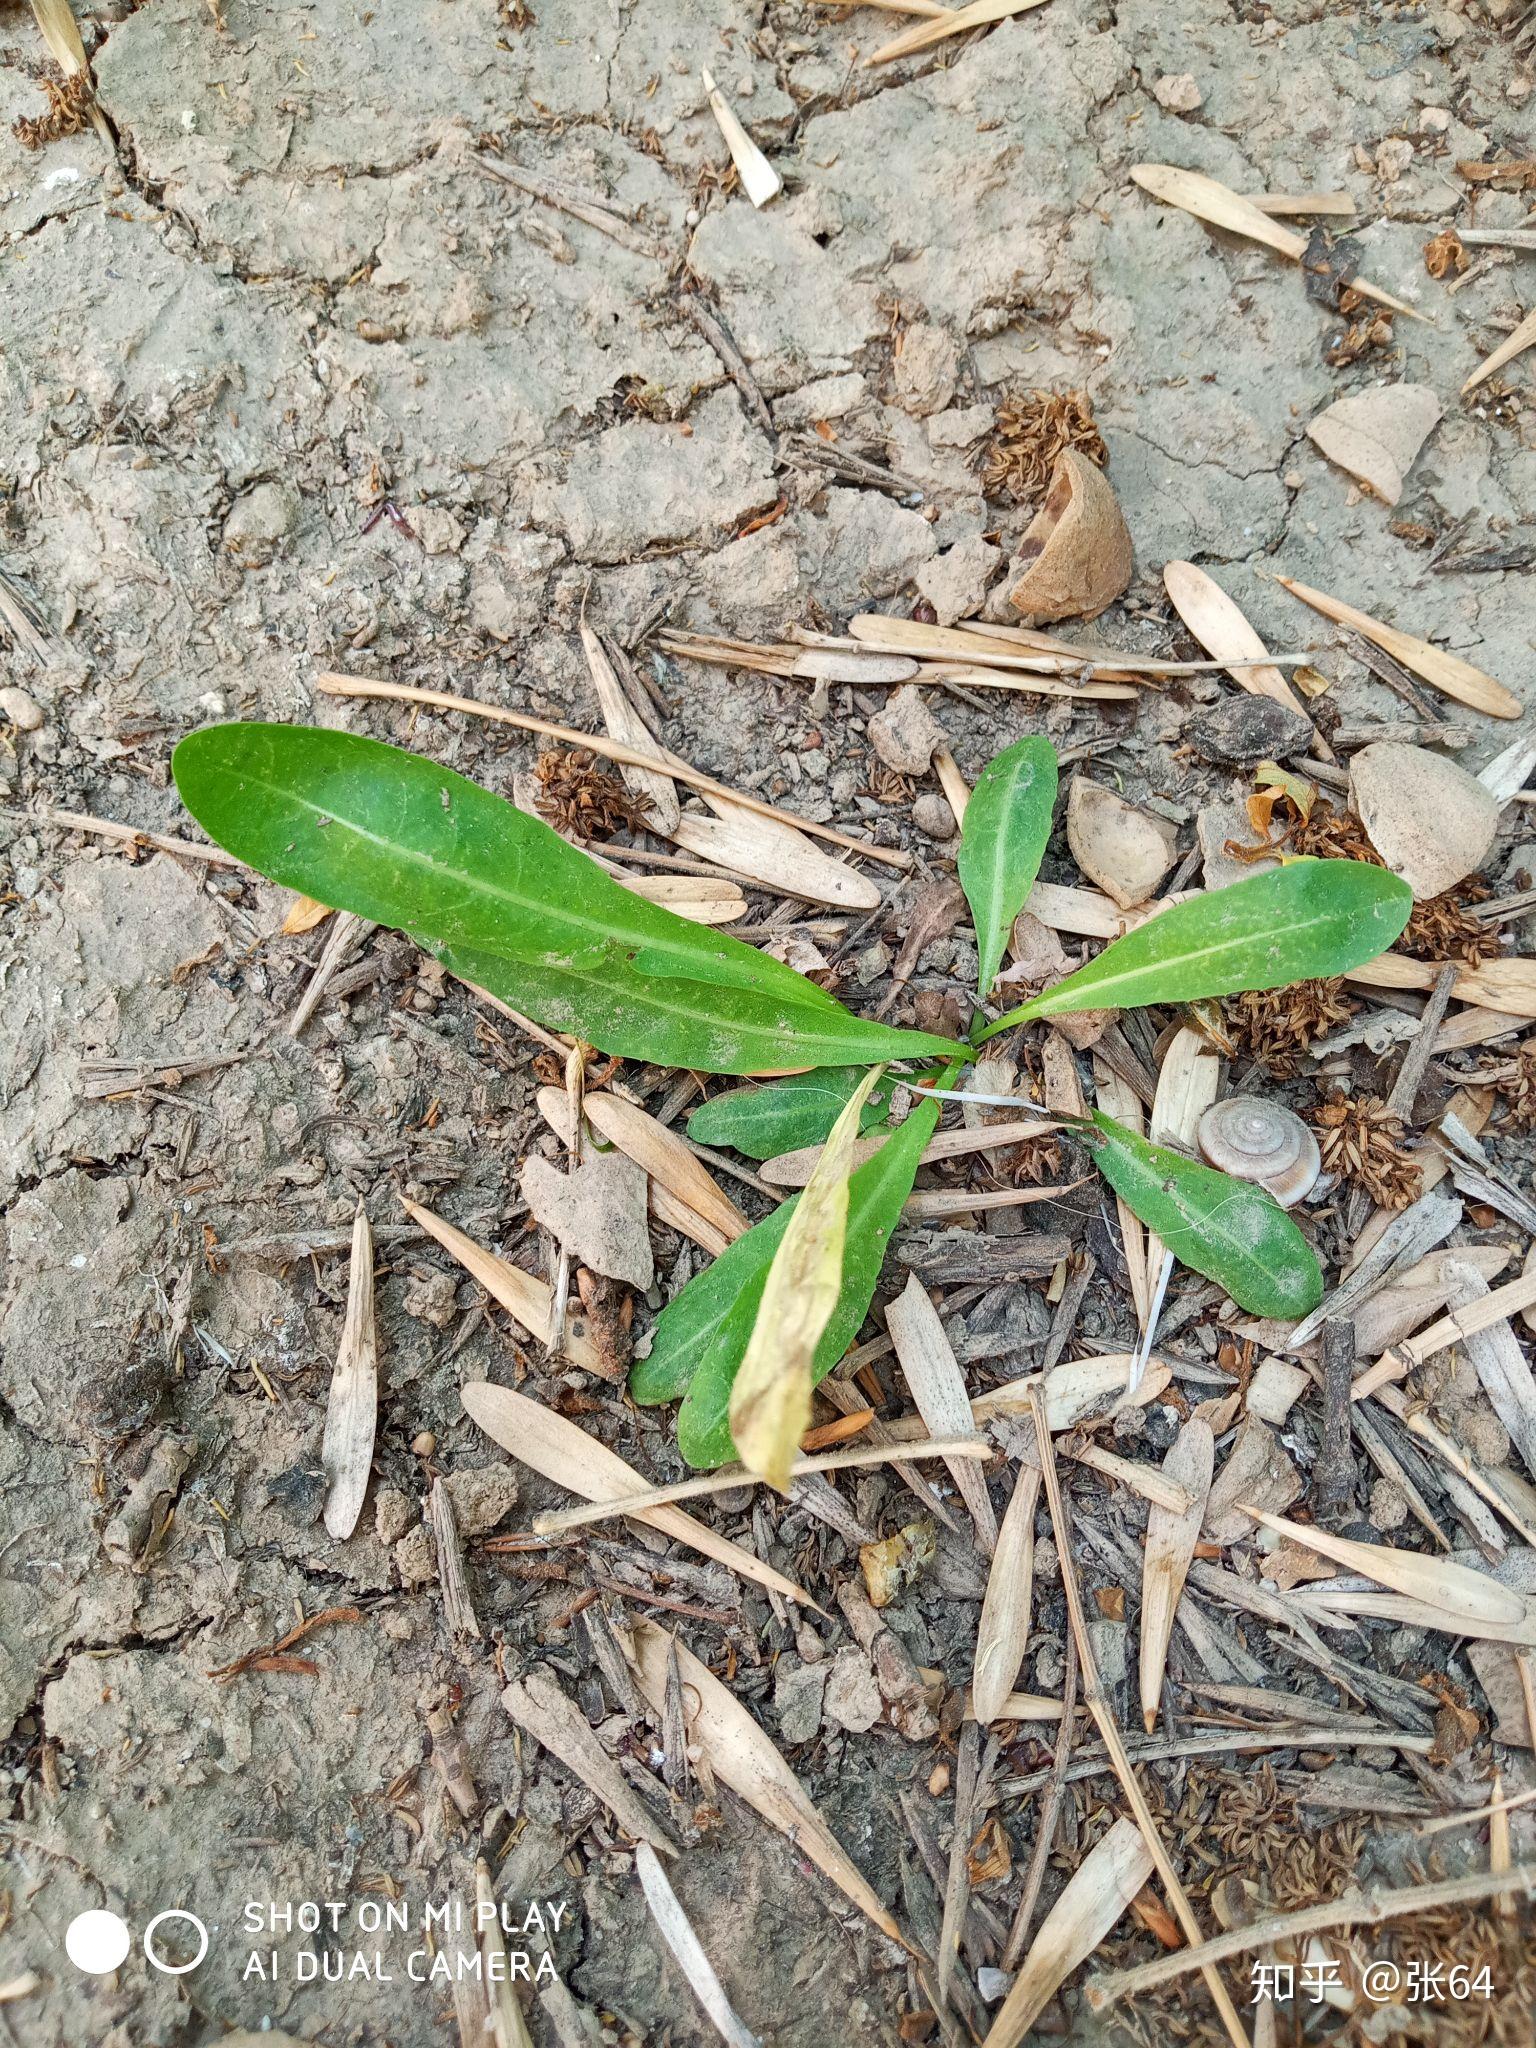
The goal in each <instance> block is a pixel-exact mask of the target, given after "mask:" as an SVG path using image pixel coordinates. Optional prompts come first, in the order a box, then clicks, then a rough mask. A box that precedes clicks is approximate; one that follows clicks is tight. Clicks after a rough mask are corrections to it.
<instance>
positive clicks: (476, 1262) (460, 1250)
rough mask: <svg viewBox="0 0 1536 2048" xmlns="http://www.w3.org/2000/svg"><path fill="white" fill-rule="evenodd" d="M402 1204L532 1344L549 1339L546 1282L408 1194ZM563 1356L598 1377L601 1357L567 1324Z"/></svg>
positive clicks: (549, 1297) (550, 1323) (550, 1313)
mask: <svg viewBox="0 0 1536 2048" xmlns="http://www.w3.org/2000/svg"><path fill="white" fill-rule="evenodd" d="M400 1206H401V1207H402V1208H403V1209H404V1211H405V1213H406V1214H407V1216H409V1217H410V1218H411V1219H412V1221H413V1222H416V1223H419V1224H420V1225H421V1227H422V1229H423V1230H424V1231H426V1233H427V1235H428V1236H429V1237H435V1238H436V1239H437V1241H438V1243H439V1244H440V1245H441V1246H442V1247H443V1249H444V1251H446V1252H451V1253H452V1255H453V1257H454V1258H456V1259H457V1260H458V1262H459V1264H460V1265H461V1266H462V1267H463V1268H464V1270H465V1272H467V1273H468V1274H470V1275H471V1277H472V1278H474V1279H476V1280H478V1281H479V1282H480V1285H481V1286H482V1287H483V1288H484V1289H485V1291H486V1293H487V1294H489V1295H491V1296H492V1298H493V1299H494V1300H496V1301H499V1302H500V1303H501V1305H502V1307H503V1308H504V1309H505V1310H506V1312H507V1314H508V1315H509V1316H510V1317H511V1318H512V1320H513V1322H515V1323H516V1324H518V1325H519V1327H520V1328H522V1329H524V1330H526V1331H527V1333H528V1335H529V1336H530V1337H532V1338H533V1339H534V1341H535V1342H536V1343H538V1344H547V1343H548V1342H549V1340H550V1335H551V1332H552V1328H553V1320H554V1301H555V1298H554V1292H553V1290H552V1289H551V1288H550V1286H549V1285H548V1283H547V1282H546V1281H543V1280H536V1279H535V1278H534V1276H533V1274H531V1273H525V1272H524V1271H523V1270H522V1268H521V1267H520V1266H513V1265H509V1264H508V1262H507V1261H506V1260H505V1259H498V1258H497V1256H496V1254H495V1253H494V1252H488V1251H485V1250H483V1249H482V1247H481V1246H479V1245H477V1244H476V1243H475V1241H474V1239H473V1238H472V1237H466V1236H465V1234H464V1232H463V1231H462V1230H455V1229H454V1227H453V1225H452V1224H451V1223H445V1222H444V1221H443V1219H442V1217H441V1216H436V1215H434V1214H433V1212H432V1211H431V1210H430V1209H424V1208H422V1206H421V1204H420V1203H419V1202H413V1201H411V1199H410V1198H409V1196H407V1195H402V1196H401V1197H400ZM562 1355H563V1356H564V1357H566V1358H568V1359H569V1360H570V1361H571V1363H572V1365H579V1366H582V1367H583V1368H584V1369H585V1370H586V1371H587V1372H595V1373H597V1374H599V1376H601V1374H602V1370H603V1365H602V1358H601V1355H600V1353H599V1352H598V1350H597V1347H596V1346H595V1345H594V1344H592V1343H591V1342H590V1340H589V1339H588V1338H586V1337H585V1336H583V1335H582V1334H581V1332H580V1331H579V1330H576V1329H572V1328H569V1327H568V1328H567V1330H566V1333H565V1343H564V1345H563V1347H562Z"/></svg>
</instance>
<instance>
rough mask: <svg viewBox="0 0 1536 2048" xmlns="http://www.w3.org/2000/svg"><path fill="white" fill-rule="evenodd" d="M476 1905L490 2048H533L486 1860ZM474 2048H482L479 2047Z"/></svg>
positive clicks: (479, 1870) (479, 1869)
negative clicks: (486, 1998)
mask: <svg viewBox="0 0 1536 2048" xmlns="http://www.w3.org/2000/svg"><path fill="white" fill-rule="evenodd" d="M475 1903H476V1905H477V1906H478V1908H479V1915H478V1918H479V1929H480V1953H481V1956H482V1957H483V1958H484V1978H483V1981H484V1983H485V1984H486V1985H487V1987H488V1995H489V1998H490V2006H491V2044H490V2048H533V2036H532V2035H531V2034H530V2033H529V2031H528V2023H527V2021H526V2020H525V2019H524V2018H523V2009H522V2007H521V2006H520V2005H519V2004H518V2002H517V1993H516V1992H515V1991H514V1990H513V1989H512V1970H511V1968H510V1966H509V1965H508V1962H507V1945H506V1943H505V1942H504V1941H503V1940H502V1938H501V1912H500V1908H499V1906H498V1904H497V1899H496V1889H495V1886H494V1885H493V1884H492V1883H491V1869H490V1865H489V1864H488V1863H487V1862H486V1860H485V1858H484V1857H483V1856H482V1857H479V1858H478V1859H477V1860H476V1863H475ZM475 2048H480V2044H479V2043H476V2044H475Z"/></svg>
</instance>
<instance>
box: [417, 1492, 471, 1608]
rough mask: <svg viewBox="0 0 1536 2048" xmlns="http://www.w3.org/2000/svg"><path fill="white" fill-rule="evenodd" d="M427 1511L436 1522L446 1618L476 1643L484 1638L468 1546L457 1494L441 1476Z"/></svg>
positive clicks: (438, 1561)
mask: <svg viewBox="0 0 1536 2048" xmlns="http://www.w3.org/2000/svg"><path fill="white" fill-rule="evenodd" d="M427 1513H428V1516H429V1517H430V1519H431V1523H432V1537H433V1541H434V1543H435V1545H436V1548H437V1578H438V1584H439V1586H440V1587H441V1589H442V1595H443V1618H444V1620H445V1621H446V1622H447V1623H448V1627H449V1629H450V1631H451V1632H452V1633H453V1634H454V1635H456V1636H465V1637H467V1638H468V1639H469V1640H470V1641H472V1642H479V1640H480V1624H479V1622H478V1621H477V1620H476V1619H475V1609H474V1603H473V1601H472V1600H471V1599H470V1597H469V1581H468V1580H467V1579H466V1578H465V1576H464V1546H463V1545H462V1544H461V1543H460V1541H459V1524H458V1520H457V1517H456V1516H455V1515H454V1512H453V1495H452V1494H451V1493H450V1492H449V1491H448V1488H447V1486H446V1485H445V1484H444V1482H443V1481H442V1480H441V1479H434V1480H433V1482H432V1491H431V1493H430V1495H429V1496H428V1500H427Z"/></svg>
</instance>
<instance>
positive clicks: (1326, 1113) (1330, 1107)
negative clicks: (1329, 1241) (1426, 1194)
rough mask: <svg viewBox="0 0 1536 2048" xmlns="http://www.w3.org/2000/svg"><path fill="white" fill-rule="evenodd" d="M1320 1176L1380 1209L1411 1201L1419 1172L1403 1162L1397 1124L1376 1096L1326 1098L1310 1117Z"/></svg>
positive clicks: (1401, 1130) (1404, 1205)
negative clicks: (1333, 1178)
mask: <svg viewBox="0 0 1536 2048" xmlns="http://www.w3.org/2000/svg"><path fill="white" fill-rule="evenodd" d="M1312 1127H1313V1129H1314V1130H1315V1131H1316V1132H1317V1145H1318V1151H1319V1152H1320V1153H1321V1155H1322V1164H1323V1171H1324V1172H1325V1173H1336V1174H1337V1175H1338V1176H1339V1178H1340V1179H1341V1180H1345V1181H1348V1182H1349V1184H1350V1185H1351V1186H1352V1187H1357V1188H1359V1189H1361V1190H1362V1191H1363V1192H1364V1193H1365V1194H1368V1195H1369V1196H1370V1197H1371V1200H1372V1201H1373V1202H1378V1203H1379V1204H1380V1205H1381V1207H1382V1208H1384V1209H1406V1208H1407V1207H1408V1205H1409V1203H1410V1202H1414V1201H1417V1199H1418V1195H1419V1189H1420V1186H1421V1184H1422V1182H1423V1178H1424V1173H1423V1169H1422V1167H1420V1166H1419V1165H1418V1164H1417V1163H1416V1162H1415V1161H1414V1160H1413V1159H1412V1158H1410V1157H1409V1155H1408V1152H1407V1149H1406V1145H1405V1139H1406V1136H1407V1133H1406V1131H1405V1129H1404V1125H1403V1120H1402V1118H1401V1117H1400V1116H1398V1115H1397V1114H1396V1112H1395V1111H1393V1110H1391V1109H1389V1108H1388V1107H1387V1105H1386V1102H1385V1101H1384V1100H1383V1098H1382V1097H1381V1096H1379V1095H1330V1096H1329V1097H1328V1099H1327V1101H1325V1102H1324V1103H1323V1105H1322V1107H1321V1108H1320V1109H1319V1110H1318V1111H1317V1112H1316V1114H1315V1115H1314V1116H1313V1118H1312Z"/></svg>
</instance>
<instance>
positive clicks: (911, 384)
mask: <svg viewBox="0 0 1536 2048" xmlns="http://www.w3.org/2000/svg"><path fill="white" fill-rule="evenodd" d="M959 374H960V351H959V349H958V348H956V346H955V338H954V336H953V335H952V334H951V333H950V332H949V330H948V329H947V328H944V327H928V326H918V327H909V328H908V329H907V330H906V332H905V333H904V334H903V335H902V337H901V352H900V354H899V355H898V356H897V358H896V403H897V404H898V405H899V406H901V407H902V409H903V410H904V411H906V412H915V413H917V414H919V415H922V414H926V413H931V412H943V410H944V409H945V407H946V406H947V405H948V404H949V402H950V400H951V399H952V398H953V397H954V395H955V380H956V379H957V377H958V376H959Z"/></svg>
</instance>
